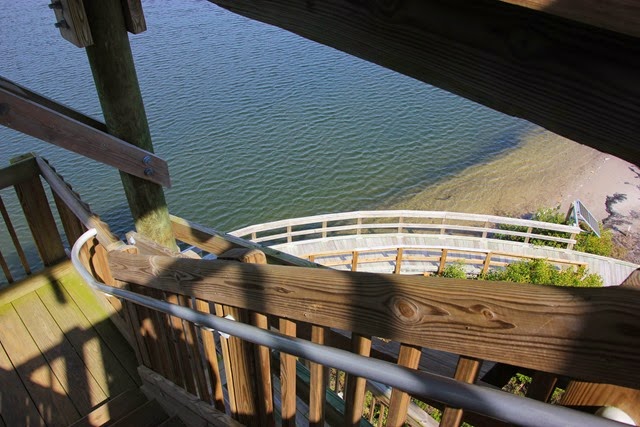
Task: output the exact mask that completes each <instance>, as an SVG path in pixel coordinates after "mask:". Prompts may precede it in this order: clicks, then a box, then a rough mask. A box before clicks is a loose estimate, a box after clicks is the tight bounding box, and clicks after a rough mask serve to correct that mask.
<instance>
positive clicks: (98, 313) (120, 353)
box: [61, 280, 141, 385]
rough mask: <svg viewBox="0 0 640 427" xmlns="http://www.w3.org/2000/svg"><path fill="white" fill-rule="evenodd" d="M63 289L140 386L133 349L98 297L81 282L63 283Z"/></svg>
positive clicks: (66, 281)
mask: <svg viewBox="0 0 640 427" xmlns="http://www.w3.org/2000/svg"><path fill="white" fill-rule="evenodd" d="M61 284H62V286H63V288H64V289H65V290H66V291H67V292H68V294H69V295H70V296H71V298H72V299H73V301H74V302H75V303H76V305H77V306H78V308H80V311H82V314H84V316H85V317H86V318H87V319H88V320H89V322H90V323H91V324H92V325H93V327H94V328H95V330H96V331H97V332H98V335H100V338H101V339H102V341H103V342H104V343H106V344H107V346H108V347H109V348H110V349H111V351H112V352H113V354H114V355H115V356H116V358H117V359H118V360H119V361H120V363H121V364H122V366H123V367H124V368H125V369H126V370H127V372H128V374H129V376H130V377H131V378H132V379H133V381H134V382H135V383H136V384H138V385H140V384H141V383H140V378H139V376H138V370H137V369H138V361H137V360H136V357H135V354H134V352H133V349H132V348H131V346H130V345H129V343H128V342H127V340H125V339H124V337H123V336H122V334H121V333H120V332H119V331H118V329H117V328H116V327H115V325H114V324H113V323H112V322H111V321H110V320H109V315H108V313H107V312H106V311H105V309H104V308H103V307H102V305H101V304H99V302H98V301H97V297H96V295H95V294H94V293H93V291H92V290H91V289H90V288H89V287H88V286H87V285H85V284H84V283H82V282H79V281H71V280H64V281H61Z"/></svg>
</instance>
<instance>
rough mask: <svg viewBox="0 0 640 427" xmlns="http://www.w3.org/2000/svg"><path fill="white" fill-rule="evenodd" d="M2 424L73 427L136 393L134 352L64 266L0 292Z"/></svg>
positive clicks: (98, 305)
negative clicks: (98, 409)
mask: <svg viewBox="0 0 640 427" xmlns="http://www.w3.org/2000/svg"><path fill="white" fill-rule="evenodd" d="M0 324H1V325H2V327H1V328H0V383H1V384H2V393H1V394H0V425H7V426H63V425H70V424H72V423H74V422H76V421H78V420H80V419H82V418H83V417H85V416H86V415H88V414H89V413H91V412H92V410H94V409H95V408H96V407H98V406H100V405H101V404H102V403H104V402H106V401H109V400H112V399H113V398H115V397H116V396H118V395H121V394H123V393H125V392H128V391H130V390H132V389H137V388H138V386H139V382H140V379H139V377H138V374H137V371H136V368H137V363H136V359H135V355H134V353H133V350H132V349H131V347H130V346H129V344H128V343H127V342H126V340H125V339H124V338H123V337H122V335H121V334H120V333H119V332H118V330H117V329H116V328H115V326H114V325H113V324H112V322H111V321H110V320H109V315H108V313H107V312H106V310H105V309H104V308H103V307H102V306H101V305H100V304H99V303H98V301H97V299H96V298H95V296H94V295H93V293H92V291H91V290H90V289H89V288H87V287H86V286H85V285H84V283H83V282H82V281H81V279H80V278H79V276H78V275H77V274H76V273H75V271H74V270H73V268H72V267H71V264H70V262H68V261H65V262H62V263H60V264H57V265H56V266H54V267H51V268H48V269H46V270H44V271H42V272H41V273H39V274H37V275H34V276H31V277H29V278H28V279H25V280H23V281H21V282H19V283H16V284H14V285H12V286H11V287H10V288H7V289H3V290H2V291H0Z"/></svg>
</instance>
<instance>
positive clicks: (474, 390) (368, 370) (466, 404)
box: [71, 229, 621, 427]
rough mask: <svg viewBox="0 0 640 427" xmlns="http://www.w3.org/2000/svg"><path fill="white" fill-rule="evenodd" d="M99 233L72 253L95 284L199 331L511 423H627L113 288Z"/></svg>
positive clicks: (86, 236)
mask: <svg viewBox="0 0 640 427" xmlns="http://www.w3.org/2000/svg"><path fill="white" fill-rule="evenodd" d="M95 235H96V230H95V229H90V230H89V231H87V232H86V233H84V234H83V235H82V236H80V238H79V239H78V240H77V241H76V242H75V244H74V245H73V248H72V250H71V262H72V263H73V266H74V267H75V268H76V270H77V271H78V273H79V274H80V276H81V277H82V278H83V279H84V280H85V281H86V282H87V284H88V285H89V286H91V287H93V288H94V289H96V290H98V291H100V292H104V293H106V294H108V295H112V296H115V297H118V298H122V299H125V300H127V301H131V302H133V303H135V304H139V305H142V306H144V307H147V308H150V309H152V310H157V311H160V312H163V313H166V314H169V315H171V316H175V317H179V318H181V319H184V320H187V321H189V322H192V323H194V324H196V325H197V326H199V327H204V328H208V329H212V330H217V331H218V332H219V333H226V334H228V335H232V336H235V337H238V338H240V339H243V340H246V341H250V342H252V343H254V344H257V345H262V346H266V347H269V348H272V349H274V350H277V351H281V352H284V353H288V354H291V355H294V356H298V357H302V358H304V359H307V360H309V361H312V362H315V363H319V364H322V365H325V366H331V367H334V368H337V369H339V370H342V371H345V372H348V373H350V374H352V375H356V376H359V377H363V378H367V379H371V380H373V381H376V382H379V383H383V384H387V385H389V386H391V387H393V388H397V389H400V390H403V391H405V392H407V393H409V394H411V395H413V396H416V397H418V398H420V397H422V398H426V399H431V400H435V401H438V402H442V403H444V404H446V405H448V406H451V407H456V408H463V409H465V410H469V411H472V412H476V413H479V414H483V415H487V416H489V417H491V418H495V419H499V420H502V421H505V422H510V423H514V424H517V425H522V426H532V427H533V426H536V427H537V426H542V425H549V426H558V425H562V426H576V427H578V426H580V427H582V426H594V427H599V426H602V427H605V426H610V427H613V426H620V425H621V424H619V423H616V422H613V421H610V420H607V419H604V418H600V417H597V416H594V415H590V414H585V413H582V412H579V411H576V410H573V409H569V408H564V407H561V406H554V405H550V404H546V403H542V402H539V401H536V400H532V399H527V398H524V397H519V396H516V395H512V394H508V393H506V392H503V391H499V390H493V389H489V388H486V387H481V386H478V385H475V384H467V383H463V382H460V381H456V380H454V379H452V378H448V377H444V376H441V375H437V374H432V373H428V372H423V371H416V370H412V369H408V368H405V367H402V366H399V365H395V364H393V363H389V362H385V361H382V360H377V359H371V358H368V357H364V356H359V355H357V354H354V353H351V352H348V351H345V350H340V349H336V348H333V347H327V346H323V345H320V344H315V343H312V342H310V341H306V340H302V339H300V338H295V337H290V336H286V335H283V334H280V333H278V332H274V331H269V330H265V329H261V328H258V327H255V326H251V325H247V324H244V323H240V322H236V321H233V320H229V319H225V318H221V317H217V316H214V315H212V314H208V313H201V312H199V311H196V310H193V309H191V308H188V307H182V306H178V305H174V304H170V303H167V302H165V301H160V300H157V299H155V298H151V297H147V296H144V295H140V294H137V293H135V292H131V291H127V290H124V289H119V288H115V287H112V286H107V285H105V284H104V283H100V282H98V281H96V280H95V278H94V277H93V276H92V275H91V273H90V272H89V271H88V270H87V269H86V268H85V267H84V265H83V264H82V262H81V261H80V258H79V253H80V249H81V248H82V246H83V245H84V244H85V243H86V242H87V241H88V240H90V239H91V238H93V237H94V236H95Z"/></svg>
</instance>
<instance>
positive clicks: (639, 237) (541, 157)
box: [389, 130, 640, 264]
mask: <svg viewBox="0 0 640 427" xmlns="http://www.w3.org/2000/svg"><path fill="white" fill-rule="evenodd" d="M576 199H578V200H580V201H582V203H583V204H584V205H585V206H586V207H587V208H588V209H589V210H590V211H591V213H592V214H593V215H594V216H595V217H596V218H597V219H598V220H599V221H602V222H603V223H604V225H605V227H608V228H611V229H612V230H613V231H614V238H615V241H616V242H617V243H618V244H619V245H621V246H624V247H625V248H627V250H628V253H627V255H626V256H625V258H626V259H627V260H629V261H632V262H635V263H639V264H640V167H638V166H637V165H634V164H632V163H629V162H626V161H624V160H622V159H619V158H617V157H614V156H612V155H609V154H606V153H602V152H599V151H597V150H594V149H592V148H590V147H587V146H585V145H581V144H578V143H575V142H573V141H571V140H568V139H566V138H563V137H560V136H558V135H555V134H553V133H551V132H547V131H543V130H537V131H535V132H532V133H531V134H529V135H527V136H526V137H525V138H524V140H523V142H522V144H521V145H520V146H519V147H518V148H516V149H515V150H512V151H509V152H508V153H506V154H504V155H503V156H500V157H498V158H496V159H494V160H492V161H490V162H488V163H485V164H482V165H476V166H472V167H470V168H468V169H466V170H464V171H463V172H461V173H460V174H458V175H457V176H454V177H452V178H450V179H447V180H443V181H441V182H440V183H436V184H435V185H432V186H430V187H428V188H425V189H424V190H423V191H421V192H420V193H418V194H416V195H415V196H413V197H410V198H408V199H406V200H404V201H401V202H399V203H397V204H395V205H393V206H389V208H393V209H422V210H449V211H460V212H472V213H486V214H497V215H509V216H524V215H526V214H529V213H532V212H534V211H536V210H537V209H539V208H543V207H556V206H559V207H560V209H561V211H562V212H566V211H567V210H568V209H569V207H570V205H571V203H572V202H573V201H574V200H576Z"/></svg>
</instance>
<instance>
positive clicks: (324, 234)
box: [322, 221, 327, 239]
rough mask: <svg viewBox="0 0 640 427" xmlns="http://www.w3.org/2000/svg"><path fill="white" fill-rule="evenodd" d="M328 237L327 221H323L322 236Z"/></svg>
mask: <svg viewBox="0 0 640 427" xmlns="http://www.w3.org/2000/svg"><path fill="white" fill-rule="evenodd" d="M326 237H327V221H322V238H323V239H325V238H326Z"/></svg>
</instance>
